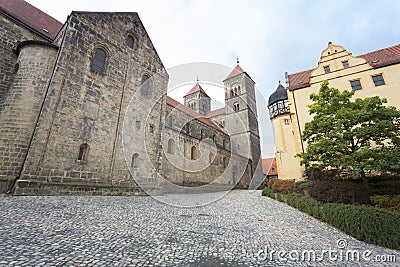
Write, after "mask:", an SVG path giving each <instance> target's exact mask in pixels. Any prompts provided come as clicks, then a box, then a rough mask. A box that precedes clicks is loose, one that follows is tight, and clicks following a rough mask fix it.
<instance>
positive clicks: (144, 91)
mask: <svg viewBox="0 0 400 267" xmlns="http://www.w3.org/2000/svg"><path fill="white" fill-rule="evenodd" d="M149 93H150V84H149V76H147V75H143V76H142V85H141V86H140V94H141V95H142V96H145V97H148V96H149Z"/></svg>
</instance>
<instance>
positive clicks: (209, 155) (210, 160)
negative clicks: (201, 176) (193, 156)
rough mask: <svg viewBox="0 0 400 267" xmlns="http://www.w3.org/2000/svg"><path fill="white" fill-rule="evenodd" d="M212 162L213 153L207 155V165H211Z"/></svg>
mask: <svg viewBox="0 0 400 267" xmlns="http://www.w3.org/2000/svg"><path fill="white" fill-rule="evenodd" d="M213 161H214V154H213V153H210V154H208V163H210V164H211V163H212V162H213Z"/></svg>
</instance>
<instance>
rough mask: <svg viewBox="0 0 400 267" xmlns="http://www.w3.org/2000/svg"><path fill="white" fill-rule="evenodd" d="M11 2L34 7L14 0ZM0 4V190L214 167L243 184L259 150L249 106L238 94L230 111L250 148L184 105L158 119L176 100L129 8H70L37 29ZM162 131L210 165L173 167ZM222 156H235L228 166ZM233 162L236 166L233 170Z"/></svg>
mask: <svg viewBox="0 0 400 267" xmlns="http://www.w3.org/2000/svg"><path fill="white" fill-rule="evenodd" d="M7 3H8V2H7ZM13 3H17V4H23V5H24V7H25V6H26V5H28V7H27V8H33V7H32V6H30V5H29V4H27V3H26V2H24V1H22V0H17V1H16V2H13ZM0 4H2V5H3V4H4V3H3V2H1V0H0ZM11 7H12V5H11ZM8 8H10V7H8ZM4 10H6V9H4V8H3V7H2V8H1V9H0V11H1V12H0V15H1V16H0V19H1V20H2V22H4V23H2V24H1V25H0V31H1V33H2V34H1V37H0V57H1V60H2V62H6V63H5V64H4V65H1V66H0V78H2V79H1V85H0V193H4V192H6V191H8V190H11V191H12V193H13V194H16V195H22V194H27V195H36V194H42V195H43V194H47V195H59V194H136V193H141V192H142V191H141V189H140V188H139V187H138V185H137V184H136V182H135V179H140V180H141V181H146V182H148V183H154V187H160V186H161V187H162V186H163V185H162V184H160V183H159V180H157V179H155V178H157V175H161V177H163V178H166V179H167V180H169V181H171V182H173V183H175V184H180V185H182V184H185V183H186V184H190V185H201V184H204V183H209V182H212V181H214V180H215V179H217V178H218V177H219V176H223V179H222V180H221V181H218V182H219V183H221V184H225V185H229V184H234V183H236V182H238V185H239V186H242V187H246V186H248V185H249V183H250V180H251V177H252V175H254V174H255V173H256V172H255V169H254V167H253V165H254V164H255V163H254V161H255V160H257V158H259V139H257V138H258V129H255V128H254V127H255V126H257V124H256V121H255V122H254V118H255V119H256V113H255V114H254V115H252V116H251V114H250V113H249V112H248V111H246V110H247V109H246V108H244V107H245V106H246V105H247V104H246V102H244V103H242V104H241V105H242V107H243V110H242V111H241V112H240V114H242V113H243V115H240V114H239V112H238V114H236V115H238V116H240V120H243V122H244V123H245V124H247V123H250V124H251V125H247V126H245V134H244V135H243V136H246V140H248V141H247V142H248V143H251V148H250V150H251V151H250V152H248V153H247V152H246V153H244V152H240V151H237V152H235V153H233V154H232V153H231V150H232V149H233V148H232V147H231V141H232V139H231V138H232V137H230V136H229V135H228V134H227V133H226V132H225V130H224V129H222V128H219V127H220V126H217V125H218V123H217V122H212V120H211V119H209V118H206V117H203V119H201V120H198V119H196V118H194V117H193V116H192V115H189V113H190V112H189V113H187V111H184V110H178V113H179V114H180V115H179V116H178V117H177V121H176V124H175V126H171V127H167V126H166V127H164V126H165V125H167V123H166V120H167V119H168V114H169V112H170V111H171V110H172V109H176V105H175V106H174V105H172V106H171V104H170V103H169V102H168V100H167V98H166V92H167V83H168V74H167V73H166V70H165V68H164V66H163V64H162V62H161V60H160V58H159V56H158V54H157V52H156V50H155V48H154V46H153V44H152V42H151V40H150V38H149V36H148V35H147V33H146V30H145V28H144V26H143V25H142V23H141V21H140V19H139V17H138V15H137V13H102V12H72V13H71V15H70V16H69V17H68V19H67V21H66V23H65V24H64V25H61V24H59V25H58V24H57V25H53V28H52V29H53V33H52V35H50V34H47V33H48V32H47V33H46V31H47V30H46V29H45V28H43V31H44V32H45V33H41V32H40V27H41V25H28V24H29V23H28V24H26V21H19V20H18V19H19V18H18V16H17V15H15V14H17V13H18V12H17V11H16V12H17V13H14V12H10V13H7V10H6V11H4ZM33 11H34V12H36V13H35V14H39V15H40V16H44V17H45V18H46V19H47V21H52V20H54V19H52V18H49V17H48V15H46V14H44V13H42V12H41V11H40V10H37V9H35V10H32V12H33ZM38 12H39V13H38ZM46 16H47V17H46ZM52 23H54V22H52ZM57 23H58V22H57ZM35 27H36V28H35ZM57 27H58V28H59V32H58V34H56V33H55V32H54V28H57ZM96 60H97V61H96ZM99 62H101V63H99ZM95 64H100V65H101V67H100V69H99V67H96V66H98V65H95ZM96 68H97V69H96ZM155 74H157V75H155ZM238 74H240V77H242V78H243V77H248V76H247V74H246V73H238ZM149 78H151V79H149ZM147 79H148V80H147ZM246 79H247V78H246ZM146 80H147V82H145V81H146ZM143 84H148V86H147V87H141V86H142V85H143ZM253 85H254V84H253ZM243 86H244V87H246V85H243ZM251 86H252V85H251ZM251 86H250V87H247V88H250V89H251V90H250V91H249V92H246V94H247V93H249V94H250V95H251V94H252V93H254V88H252V87H251ZM143 88H144V89H145V90H144V89H143ZM143 90H144V91H143ZM251 91H252V92H251ZM250 100H251V101H253V102H254V103H253V102H251V103H250V102H249V104H250V105H251V104H252V103H253V104H255V100H254V98H250ZM199 103H200V102H199ZM226 104H227V105H230V104H231V103H230V101H229V100H227V101H226ZM149 107H151V108H150V109H149ZM205 110H206V111H204V112H205V113H207V111H209V107H206V109H205ZM204 112H203V113H204ZM205 113H204V114H202V115H206V114H205ZM211 113H212V112H211ZM196 114H197V113H196ZM249 114H250V115H249ZM196 116H197V115H196ZM196 116H195V117H196ZM199 116H200V115H199ZM224 116H225V115H224V114H222V113H221V114H218V115H217V116H216V117H215V119H216V120H220V119H223V118H224ZM249 116H250V117H249ZM242 117H243V118H242ZM253 117H254V118H253ZM180 120H181V121H180ZM184 121H190V122H189V124H190V127H191V130H190V131H188V132H184V131H181V129H179V127H183V125H184V124H185V123H184ZM181 124H182V125H181ZM227 124H229V118H228V117H227ZM254 125H255V126H254ZM177 127H178V128H177ZM163 129H164V131H163ZM207 138H208V140H213V141H212V142H209V141H207V140H206V139H207ZM169 139H173V140H175V141H176V145H177V147H178V146H179V147H183V148H184V149H183V151H184V153H185V156H186V157H187V158H188V159H190V157H191V149H193V147H195V148H196V149H200V150H203V149H205V150H203V151H207V153H206V154H204V155H206V163H207V164H209V163H210V162H211V164H210V166H208V167H207V168H205V169H204V170H202V171H200V172H190V171H187V170H186V169H185V168H184V170H182V169H179V168H176V166H174V165H173V164H171V162H169V161H168V160H167V158H168V157H167V155H166V146H167V144H165V143H163V142H164V141H165V140H169ZM204 140H206V142H204ZM257 141H258V143H257ZM213 143H214V144H215V145H216V146H213ZM257 146H258V147H257ZM257 153H258V156H257ZM204 155H203V156H204ZM191 160H193V159H191ZM229 161H231V162H233V164H231V165H229V166H230V167H228V168H227V165H228V162H229ZM188 165H190V164H188ZM232 166H234V168H236V167H239V168H241V169H243V173H240V174H239V175H240V176H239V177H237V176H238V173H237V171H236V170H235V169H229V168H232ZM222 174H223V175H222ZM132 175H133V177H132ZM134 178H135V179H134ZM157 181H158V182H157Z"/></svg>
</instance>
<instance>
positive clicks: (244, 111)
mask: <svg viewBox="0 0 400 267" xmlns="http://www.w3.org/2000/svg"><path fill="white" fill-rule="evenodd" d="M237 63H238V64H237V66H236V67H235V68H234V69H233V70H232V72H231V73H230V74H229V75H228V76H227V77H226V78H225V80H224V81H223V82H224V87H225V114H226V130H227V132H228V134H229V135H230V137H231V151H232V152H233V153H235V154H238V155H240V156H242V157H246V158H248V159H249V160H250V162H251V164H250V167H251V170H250V172H251V176H252V178H253V181H252V182H251V184H250V187H251V188H256V187H258V185H259V183H261V181H262V168H261V163H260V158H261V150H260V136H259V132H258V119H257V107H256V96H255V88H254V85H255V82H254V81H253V79H252V78H251V77H250V76H249V75H248V74H247V73H246V72H245V71H244V70H243V69H242V68H241V67H240V66H239V61H238V62H237Z"/></svg>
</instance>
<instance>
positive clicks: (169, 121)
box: [168, 116, 173, 127]
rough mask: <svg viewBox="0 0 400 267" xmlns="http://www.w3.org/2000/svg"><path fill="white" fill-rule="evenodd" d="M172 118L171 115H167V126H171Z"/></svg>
mask: <svg viewBox="0 0 400 267" xmlns="http://www.w3.org/2000/svg"><path fill="white" fill-rule="evenodd" d="M172 120H173V118H172V116H169V117H168V126H169V127H172Z"/></svg>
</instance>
